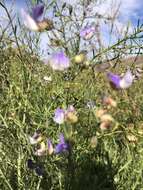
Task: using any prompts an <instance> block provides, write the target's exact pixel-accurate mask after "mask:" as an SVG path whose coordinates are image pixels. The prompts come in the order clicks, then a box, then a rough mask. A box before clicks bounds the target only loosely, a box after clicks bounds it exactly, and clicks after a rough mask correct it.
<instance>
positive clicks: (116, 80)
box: [107, 73, 121, 88]
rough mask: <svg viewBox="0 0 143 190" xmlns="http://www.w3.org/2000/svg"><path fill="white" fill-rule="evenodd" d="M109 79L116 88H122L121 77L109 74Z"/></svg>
mask: <svg viewBox="0 0 143 190" xmlns="http://www.w3.org/2000/svg"><path fill="white" fill-rule="evenodd" d="M107 77H108V79H109V81H110V82H111V83H112V84H113V85H114V86H115V88H120V80H121V78H120V76H119V75H116V74H113V73H107Z"/></svg>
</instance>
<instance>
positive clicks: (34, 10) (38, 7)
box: [31, 4, 44, 21]
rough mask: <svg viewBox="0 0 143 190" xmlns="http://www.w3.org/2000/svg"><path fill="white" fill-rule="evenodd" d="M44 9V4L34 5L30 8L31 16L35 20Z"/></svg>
mask: <svg viewBox="0 0 143 190" xmlns="http://www.w3.org/2000/svg"><path fill="white" fill-rule="evenodd" d="M43 11H44V5H42V4H41V5H36V6H35V7H33V8H32V15H31V17H32V18H33V19H34V20H35V21H37V20H38V19H39V17H40V16H42V14H43Z"/></svg>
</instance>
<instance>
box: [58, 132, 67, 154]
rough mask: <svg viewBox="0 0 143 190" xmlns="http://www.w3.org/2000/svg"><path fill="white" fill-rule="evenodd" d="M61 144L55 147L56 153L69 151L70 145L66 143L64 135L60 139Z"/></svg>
mask: <svg viewBox="0 0 143 190" xmlns="http://www.w3.org/2000/svg"><path fill="white" fill-rule="evenodd" d="M59 140H60V142H59V143H58V144H57V145H56V147H55V153H56V154H59V153H62V152H66V151H68V150H69V145H68V144H67V143H66V142H65V138H64V135H63V134H62V133H61V134H60V137H59Z"/></svg>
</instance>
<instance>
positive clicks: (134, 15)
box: [0, 0, 143, 48]
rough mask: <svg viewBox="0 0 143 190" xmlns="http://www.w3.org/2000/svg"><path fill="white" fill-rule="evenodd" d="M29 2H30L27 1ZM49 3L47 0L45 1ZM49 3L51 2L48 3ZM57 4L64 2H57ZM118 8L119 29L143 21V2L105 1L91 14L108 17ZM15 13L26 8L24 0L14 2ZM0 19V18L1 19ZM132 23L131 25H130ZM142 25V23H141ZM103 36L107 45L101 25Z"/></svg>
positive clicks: (69, 1) (44, 43) (139, 0)
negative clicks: (96, 13)
mask: <svg viewBox="0 0 143 190" xmlns="http://www.w3.org/2000/svg"><path fill="white" fill-rule="evenodd" d="M78 1H80V0H66V2H67V3H70V4H72V5H75V6H76V5H77V4H78ZM5 2H6V4H7V5H8V6H10V4H11V2H12V0H5ZM29 2H30V1H29ZM47 2H49V0H47ZM50 2H51V1H50ZM58 2H59V3H61V2H65V1H64V0H58ZM118 6H120V11H119V15H118V19H117V20H116V22H115V24H116V26H117V27H118V28H119V29H122V30H123V28H124V26H126V24H127V23H130V26H131V29H132V28H133V27H134V26H136V24H137V21H138V19H140V21H143V11H142V8H143V0H105V1H103V3H102V4H100V5H98V6H96V7H95V8H94V9H93V12H95V11H96V12H98V13H99V14H102V15H105V16H107V15H108V16H110V15H113V14H114V12H115V10H116V9H118ZM14 7H15V12H17V13H19V10H20V9H21V8H22V7H26V3H25V1H24V0H15V6H14ZM91 7H94V5H91ZM1 15H2V16H3V11H2V10H1V8H0V16H1ZM1 19H2V18H1ZM0 21H1V20H0ZM131 23H132V24H131ZM142 23H143V22H142ZM102 31H103V35H104V38H105V39H104V40H105V41H106V42H107V44H108V40H107V38H108V37H109V36H108V35H107V33H108V31H107V28H106V25H103V29H102ZM41 39H42V43H41V47H44V48H46V42H45V41H46V34H45V33H43V34H42V38H41Z"/></svg>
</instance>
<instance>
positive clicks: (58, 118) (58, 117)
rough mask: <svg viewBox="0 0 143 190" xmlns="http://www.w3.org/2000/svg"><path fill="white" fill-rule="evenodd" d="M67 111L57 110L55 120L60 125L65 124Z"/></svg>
mask: <svg viewBox="0 0 143 190" xmlns="http://www.w3.org/2000/svg"><path fill="white" fill-rule="evenodd" d="M64 117H65V111H64V110H63V109H60V108H57V109H56V111H55V115H54V118H53V120H54V121H55V122H56V123H58V124H62V123H64Z"/></svg>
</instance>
